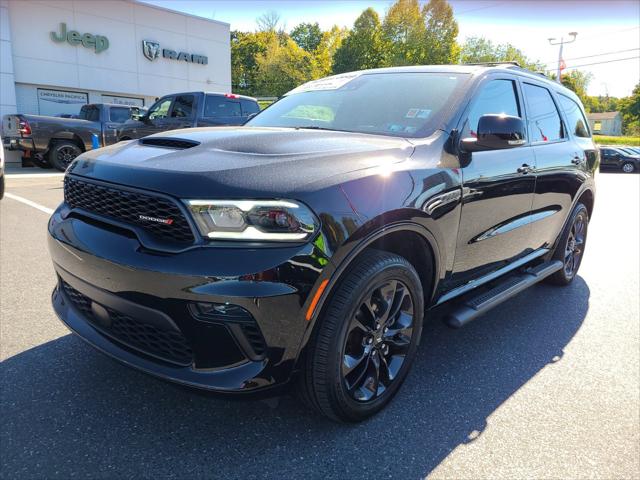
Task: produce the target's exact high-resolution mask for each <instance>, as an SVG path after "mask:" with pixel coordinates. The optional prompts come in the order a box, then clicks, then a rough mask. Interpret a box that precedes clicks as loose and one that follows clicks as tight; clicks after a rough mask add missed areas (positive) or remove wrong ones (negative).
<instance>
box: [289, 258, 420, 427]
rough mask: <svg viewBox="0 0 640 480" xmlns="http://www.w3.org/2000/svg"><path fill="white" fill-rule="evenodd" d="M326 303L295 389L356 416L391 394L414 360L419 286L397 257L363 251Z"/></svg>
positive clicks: (341, 415) (338, 416)
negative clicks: (297, 387)
mask: <svg viewBox="0 0 640 480" xmlns="http://www.w3.org/2000/svg"><path fill="white" fill-rule="evenodd" d="M327 302H328V305H327V308H326V309H325V310H324V313H323V315H322V316H321V317H320V318H319V319H318V322H319V324H318V325H317V326H316V330H315V332H314V335H313V337H312V339H311V341H310V344H309V347H308V351H307V352H306V359H305V365H304V369H305V371H304V372H303V375H302V378H301V381H300V391H301V393H302V397H303V400H305V402H306V403H307V404H308V405H310V406H311V407H312V408H314V409H315V410H316V411H318V412H320V413H322V414H323V415H325V416H327V417H329V418H331V419H333V420H338V421H343V422H357V421H361V420H364V419H365V418H367V417H369V416H371V415H373V414H375V413H377V412H378V411H380V410H381V409H382V408H383V407H384V406H385V405H386V404H387V403H388V402H389V401H390V400H391V399H392V398H393V396H394V395H395V394H396V392H397V391H398V389H399V388H400V385H401V384H402V382H403V381H404V379H405V377H406V375H407V373H408V371H409V368H410V366H411V364H412V362H413V360H414V357H415V355H416V351H417V346H418V343H419V341H420V335H421V332H422V320H423V311H424V300H423V292H422V286H421V284H420V279H419V277H418V274H417V273H416V271H415V269H414V268H413V267H412V265H411V264H410V263H409V262H408V261H407V260H406V259H404V258H403V257H400V256H398V255H395V254H390V253H387V252H379V251H369V252H365V253H363V254H362V256H361V257H360V258H359V259H358V261H357V264H356V265H355V266H354V267H353V268H352V269H351V270H350V271H349V272H348V273H347V274H346V276H345V278H344V279H343V280H342V281H341V283H340V285H339V286H338V287H337V288H336V289H335V290H334V293H333V294H332V297H330V298H329V299H328V300H327Z"/></svg>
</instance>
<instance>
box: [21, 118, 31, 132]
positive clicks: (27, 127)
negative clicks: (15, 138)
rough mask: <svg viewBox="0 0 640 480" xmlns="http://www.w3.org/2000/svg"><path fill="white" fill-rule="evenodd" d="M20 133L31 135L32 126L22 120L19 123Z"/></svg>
mask: <svg viewBox="0 0 640 480" xmlns="http://www.w3.org/2000/svg"><path fill="white" fill-rule="evenodd" d="M18 131H19V132H20V134H21V135H31V126H30V125H29V122H27V121H26V120H20V121H19V122H18Z"/></svg>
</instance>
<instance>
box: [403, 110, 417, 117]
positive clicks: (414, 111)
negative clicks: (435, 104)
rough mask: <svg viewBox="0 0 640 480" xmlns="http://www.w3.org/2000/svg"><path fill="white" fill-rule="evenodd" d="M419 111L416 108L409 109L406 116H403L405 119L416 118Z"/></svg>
mask: <svg viewBox="0 0 640 480" xmlns="http://www.w3.org/2000/svg"><path fill="white" fill-rule="evenodd" d="M419 111H420V109H418V108H410V109H409V111H408V112H407V114H406V115H405V118H416V115H418V112H419Z"/></svg>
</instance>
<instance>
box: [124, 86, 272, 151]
mask: <svg viewBox="0 0 640 480" xmlns="http://www.w3.org/2000/svg"><path fill="white" fill-rule="evenodd" d="M259 111H260V107H259V106H258V102H257V101H256V99H255V98H251V97H245V96H243V95H236V94H234V93H208V92H188V93H175V94H172V95H167V96H164V97H162V98H160V99H159V100H158V101H157V102H156V103H154V104H153V105H152V106H151V107H150V108H149V111H148V112H147V113H146V114H145V115H143V116H141V117H140V118H138V119H137V120H130V121H128V122H126V123H125V124H124V125H123V126H122V127H121V128H120V131H119V132H118V140H133V139H136V138H142V137H146V136H147V135H152V134H154V133H159V132H164V131H166V130H176V129H179V128H191V127H216V126H223V125H242V124H244V123H245V122H246V121H247V120H248V119H249V117H250V116H252V115H253V114H256V113H258V112H259Z"/></svg>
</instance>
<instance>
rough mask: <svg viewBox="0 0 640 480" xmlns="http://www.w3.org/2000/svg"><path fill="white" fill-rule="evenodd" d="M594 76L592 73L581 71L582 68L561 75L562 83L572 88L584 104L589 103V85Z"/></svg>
mask: <svg viewBox="0 0 640 480" xmlns="http://www.w3.org/2000/svg"><path fill="white" fill-rule="evenodd" d="M591 78H593V75H591V74H590V73H585V72H581V71H580V70H571V71H570V72H568V73H565V74H563V75H562V76H561V77H560V81H561V82H562V85H564V86H565V87H567V88H568V89H569V90H572V91H573V92H574V93H575V94H576V95H577V96H578V97H579V98H580V101H581V102H582V103H583V104H587V87H588V86H589V82H590V81H591Z"/></svg>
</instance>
